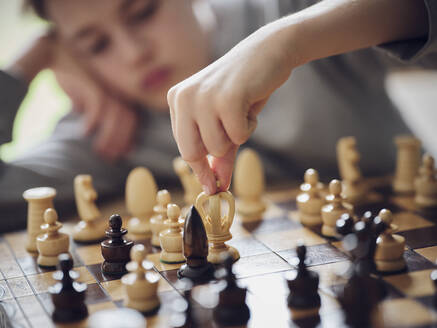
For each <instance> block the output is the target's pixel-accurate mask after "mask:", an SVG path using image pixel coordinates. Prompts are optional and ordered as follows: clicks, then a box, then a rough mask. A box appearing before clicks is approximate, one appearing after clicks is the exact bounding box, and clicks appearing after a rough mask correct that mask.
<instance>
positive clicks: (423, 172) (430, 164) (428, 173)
mask: <svg viewBox="0 0 437 328" xmlns="http://www.w3.org/2000/svg"><path fill="white" fill-rule="evenodd" d="M414 187H415V189H416V197H415V198H414V201H415V203H416V204H417V205H418V206H419V207H435V206H437V179H436V177H435V168H434V158H433V157H432V156H431V155H429V154H425V155H423V163H422V166H421V168H420V170H419V176H418V177H417V178H416V179H415V181H414Z"/></svg>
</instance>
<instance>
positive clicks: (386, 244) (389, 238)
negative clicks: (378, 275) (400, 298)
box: [375, 209, 406, 272]
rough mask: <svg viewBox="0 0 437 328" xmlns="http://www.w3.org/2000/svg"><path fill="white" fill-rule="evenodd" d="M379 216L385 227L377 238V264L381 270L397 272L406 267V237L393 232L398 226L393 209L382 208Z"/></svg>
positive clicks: (377, 268)
mask: <svg viewBox="0 0 437 328" xmlns="http://www.w3.org/2000/svg"><path fill="white" fill-rule="evenodd" d="M378 216H379V217H380V218H381V220H382V222H384V225H385V229H384V231H383V232H382V234H381V235H380V236H379V237H378V239H377V240H376V251H375V265H376V270H378V271H379V272H397V271H401V270H403V269H405V268H406V263H405V260H404V256H403V255H404V249H405V238H404V237H402V236H400V235H395V234H393V232H394V231H396V229H397V226H396V225H395V224H393V223H392V222H393V215H392V213H391V211H389V210H387V209H382V210H381V211H380V212H379V214H378Z"/></svg>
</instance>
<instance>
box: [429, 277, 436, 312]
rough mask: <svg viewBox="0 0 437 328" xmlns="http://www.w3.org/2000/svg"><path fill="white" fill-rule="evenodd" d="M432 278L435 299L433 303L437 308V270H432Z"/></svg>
mask: <svg viewBox="0 0 437 328" xmlns="http://www.w3.org/2000/svg"><path fill="white" fill-rule="evenodd" d="M430 279H431V281H432V283H433V285H434V300H433V305H434V308H437V270H433V271H431V274H430Z"/></svg>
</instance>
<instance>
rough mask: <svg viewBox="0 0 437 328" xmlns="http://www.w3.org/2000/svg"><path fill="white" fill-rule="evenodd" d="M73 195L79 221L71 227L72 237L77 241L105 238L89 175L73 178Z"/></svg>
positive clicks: (92, 240) (103, 224)
mask: <svg viewBox="0 0 437 328" xmlns="http://www.w3.org/2000/svg"><path fill="white" fill-rule="evenodd" d="M74 196H75V199H76V207H77V212H78V214H79V217H80V219H81V221H79V223H78V224H77V225H76V226H75V227H74V229H73V239H74V240H75V241H78V242H85V243H87V242H96V241H100V240H102V239H103V238H105V226H106V223H105V221H104V220H102V219H101V215H100V211H99V209H98V208H97V206H96V203H95V202H96V200H97V192H96V190H95V189H94V187H93V180H92V177H91V175H86V174H81V175H78V176H76V177H75V178H74Z"/></svg>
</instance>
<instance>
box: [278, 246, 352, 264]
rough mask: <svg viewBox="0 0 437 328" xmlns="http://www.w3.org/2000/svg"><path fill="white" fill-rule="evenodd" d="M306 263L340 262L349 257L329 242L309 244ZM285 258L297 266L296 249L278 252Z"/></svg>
mask: <svg viewBox="0 0 437 328" xmlns="http://www.w3.org/2000/svg"><path fill="white" fill-rule="evenodd" d="M306 249H307V254H306V263H307V265H308V266H313V265H320V264H328V263H333V262H340V261H345V260H348V257H347V256H346V255H345V254H344V253H342V252H340V251H339V250H338V249H337V248H335V247H334V246H331V245H329V244H321V245H314V246H307V248H306ZM278 255H279V256H281V257H282V258H283V259H284V260H286V261H287V262H288V263H290V264H291V265H292V266H296V265H297V262H296V263H295V259H296V250H295V249H290V250H285V251H280V252H278Z"/></svg>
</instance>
